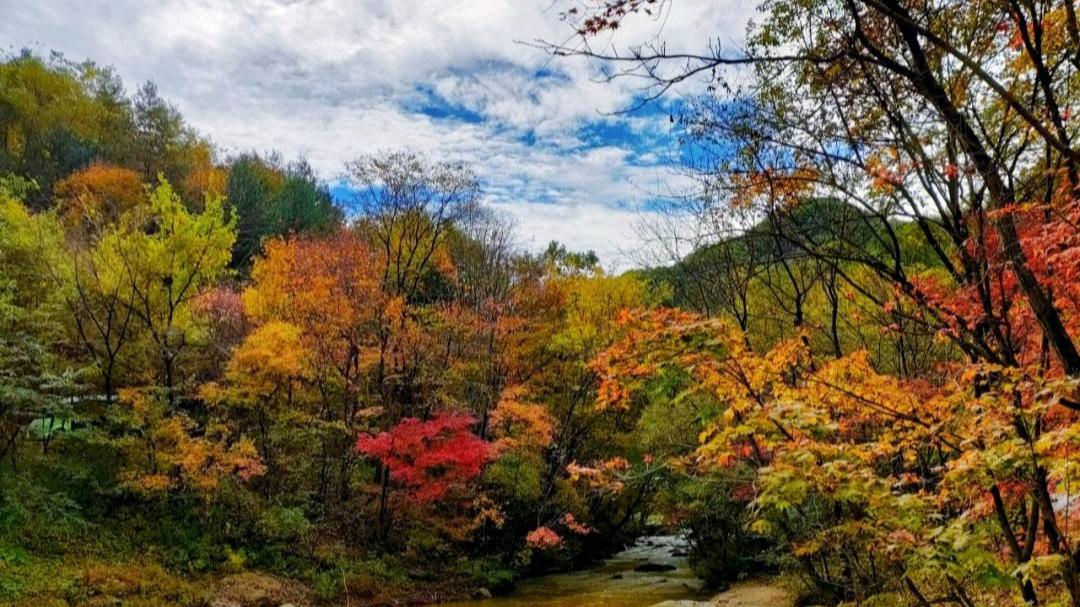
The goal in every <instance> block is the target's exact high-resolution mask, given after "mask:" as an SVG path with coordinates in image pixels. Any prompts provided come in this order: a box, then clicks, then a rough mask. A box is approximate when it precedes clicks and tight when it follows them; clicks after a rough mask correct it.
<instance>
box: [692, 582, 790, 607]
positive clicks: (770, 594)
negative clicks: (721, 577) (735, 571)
mask: <svg viewBox="0 0 1080 607" xmlns="http://www.w3.org/2000/svg"><path fill="white" fill-rule="evenodd" d="M712 604H713V605H716V606H717V607H791V606H792V605H794V604H795V598H794V597H793V596H792V595H791V593H790V592H788V591H787V590H785V589H784V588H782V587H780V586H779V585H777V584H776V583H775V582H772V583H770V582H769V581H766V580H762V581H748V582H739V583H738V584H735V585H734V586H732V587H731V588H728V589H727V590H725V591H723V592H721V593H720V594H718V595H716V596H714V597H713V599H712Z"/></svg>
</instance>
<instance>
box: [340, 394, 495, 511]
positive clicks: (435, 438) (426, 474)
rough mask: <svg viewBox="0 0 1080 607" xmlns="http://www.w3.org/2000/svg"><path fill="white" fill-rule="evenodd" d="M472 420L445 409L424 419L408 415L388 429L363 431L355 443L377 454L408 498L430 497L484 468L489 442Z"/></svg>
mask: <svg viewBox="0 0 1080 607" xmlns="http://www.w3.org/2000/svg"><path fill="white" fill-rule="evenodd" d="M475 423H476V420H475V419H473V418H472V417H470V416H468V415H463V414H461V413H454V412H448V411H441V412H438V413H436V414H435V415H434V416H433V417H432V418H431V419H430V420H428V421H420V420H418V419H416V418H411V417H410V418H406V419H404V420H402V421H401V422H400V423H399V424H398V425H397V426H395V427H394V428H392V429H391V430H389V431H386V432H382V433H379V434H377V435H375V436H370V435H368V436H361V437H360V438H359V439H358V440H357V442H356V449H357V450H358V451H359V452H360V453H362V454H364V455H367V456H369V457H375V458H378V459H379V461H381V462H382V463H383V465H385V466H386V467H387V469H388V470H389V471H390V478H391V480H393V481H394V482H396V483H398V484H400V485H401V486H403V487H404V488H405V491H406V495H407V496H408V497H409V498H410V499H413V500H416V501H418V502H432V501H435V500H439V499H442V498H443V497H444V496H446V494H447V493H448V492H449V491H451V490H452V489H454V488H455V487H457V486H460V485H463V484H465V483H468V482H469V481H470V480H472V479H474V478H476V477H477V476H478V475H479V474H480V472H481V471H482V470H483V466H484V464H485V463H486V462H487V460H488V455H489V449H490V447H489V445H488V443H486V442H485V441H483V440H481V439H480V438H479V437H478V436H476V435H475V434H473V433H472V432H470V428H471V427H472V425H473V424H475Z"/></svg>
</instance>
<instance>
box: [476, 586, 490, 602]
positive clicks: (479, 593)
mask: <svg viewBox="0 0 1080 607" xmlns="http://www.w3.org/2000/svg"><path fill="white" fill-rule="evenodd" d="M472 598H473V599H474V600H477V601H479V600H483V599H490V598H491V591H490V590H488V589H487V588H477V589H476V590H473V593H472Z"/></svg>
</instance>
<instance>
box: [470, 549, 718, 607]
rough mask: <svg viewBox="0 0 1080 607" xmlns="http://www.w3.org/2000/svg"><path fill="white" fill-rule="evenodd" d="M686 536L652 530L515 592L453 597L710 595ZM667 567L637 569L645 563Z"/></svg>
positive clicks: (612, 602) (624, 599) (623, 601)
mask: <svg viewBox="0 0 1080 607" xmlns="http://www.w3.org/2000/svg"><path fill="white" fill-rule="evenodd" d="M685 551H686V542H685V541H684V540H683V539H682V538H680V537H677V536H668V535H664V536H651V537H643V538H640V539H638V541H637V542H636V543H634V545H633V546H630V547H629V548H627V549H626V550H623V551H622V552H620V553H618V554H616V555H614V556H613V557H611V558H610V559H608V560H606V561H604V563H603V564H602V565H599V566H597V567H594V568H591V569H584V570H581V571H574V572H570V573H558V574H553V575H545V576H542V577H536V578H531V579H526V580H522V581H521V582H520V583H519V584H518V585H517V588H516V589H515V590H514V592H513V593H511V594H509V595H507V596H503V597H497V598H493V599H485V600H472V601H461V602H457V603H449V605H453V606H454V607H586V606H598V607H649V606H651V605H656V604H657V603H662V602H664V601H680V600H686V601H707V600H709V599H710V598H711V597H712V594H713V593H711V592H709V591H707V590H704V589H703V588H702V582H701V580H699V579H698V578H697V577H696V576H695V575H694V573H693V572H692V571H691V570H690V567H689V565H688V564H687V562H686V558H685V557H682V556H676V555H677V554H683V553H685ZM645 564H649V565H653V566H660V567H659V568H663V569H667V570H666V571H635V569H637V568H639V567H641V566H642V565H645Z"/></svg>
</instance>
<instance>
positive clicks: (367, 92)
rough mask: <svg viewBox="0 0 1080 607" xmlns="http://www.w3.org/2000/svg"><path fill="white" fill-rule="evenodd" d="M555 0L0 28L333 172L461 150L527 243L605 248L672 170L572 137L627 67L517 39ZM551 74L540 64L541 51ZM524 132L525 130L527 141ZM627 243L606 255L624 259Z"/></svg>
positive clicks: (688, 9)
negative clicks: (462, 115)
mask: <svg viewBox="0 0 1080 607" xmlns="http://www.w3.org/2000/svg"><path fill="white" fill-rule="evenodd" d="M751 5H752V3H750V2H745V1H740V0H727V2H726V3H713V2H696V3H690V2H678V3H675V4H674V10H672V11H671V13H670V15H667V16H666V18H664V19H663V20H658V21H652V20H648V19H639V20H636V21H631V22H630V23H629V27H627V28H626V31H620V33H619V35H618V36H617V37H613V38H610V39H607V40H605V41H601V42H607V43H610V44H612V45H615V46H617V47H618V46H622V45H624V41H626V40H641V39H646V38H648V37H649V36H650V35H653V34H655V33H656V32H657V30H658V29H660V28H661V27H662V34H663V37H664V38H665V39H667V40H670V41H672V44H680V43H683V44H691V43H697V42H700V43H703V44H704V43H705V42H707V41H708V40H709V39H714V40H715V39H716V38H720V40H721V42H725V43H733V42H735V41H737V40H739V39H740V38H741V34H742V32H743V29H744V28H745V23H746V21H747V19H748V17H749V16H750V11H751ZM553 6H556V7H557V6H558V3H556V4H555V5H553V4H552V0H482V1H481V0H477V1H471V2H446V1H445V0H242V1H241V0H217V1H211V0H164V1H160V2H144V1H141V0H127V1H118V0H113V1H107V0H38V1H37V2H22V1H20V0H0V12H3V14H5V19H4V20H3V22H0V39H3V40H6V41H8V42H9V43H10V44H12V45H13V50H14V49H17V48H18V47H22V46H28V47H30V48H32V49H34V50H37V51H39V52H42V53H44V52H47V51H49V50H58V51H61V52H64V53H65V54H66V55H68V56H69V57H72V58H84V57H85V58H91V59H94V60H96V61H98V62H100V63H104V64H110V65H113V66H115V67H116V69H117V71H118V73H119V74H120V75H121V76H122V77H123V78H124V79H125V81H126V82H127V83H128V85H129V86H130V87H134V85H135V84H137V83H139V82H142V81H145V80H149V79H152V80H154V81H155V82H157V83H158V87H159V90H160V92H161V94H162V95H163V96H165V97H167V98H168V99H170V100H172V101H173V102H174V103H176V105H177V106H178V107H179V108H180V109H181V111H183V113H184V114H185V116H186V117H187V118H188V120H189V122H190V123H191V124H193V125H194V126H195V127H196V128H197V129H199V130H200V131H201V132H203V133H205V134H207V135H209V136H210V137H211V138H212V139H213V140H214V141H215V142H216V143H218V144H219V145H220V146H221V147H222V148H224V149H225V150H239V149H252V148H253V149H257V150H266V149H270V148H275V149H278V150H280V151H281V152H283V153H284V154H285V155H286V156H293V155H296V154H304V155H306V156H307V157H308V158H309V160H310V161H311V162H312V164H313V166H314V167H315V168H316V170H318V171H319V172H320V173H321V174H322V175H323V176H324V177H326V178H328V179H331V180H332V179H334V177H335V176H336V175H337V174H338V173H339V172H340V171H341V169H342V166H343V164H344V162H345V161H346V160H349V159H351V158H354V157H356V156H358V155H361V154H365V153H370V152H374V151H378V150H385V149H397V148H411V149H415V150H418V151H421V152H425V153H428V154H431V155H432V156H435V157H440V158H449V159H455V160H463V161H466V162H469V163H470V164H472V165H473V166H474V168H476V170H477V171H478V172H479V173H480V175H481V176H482V178H483V179H484V181H485V183H486V185H487V187H488V193H489V197H490V201H491V204H493V205H494V206H496V207H498V208H500V209H505V210H507V212H509V213H510V214H511V215H513V216H514V217H515V218H516V219H517V222H518V225H519V230H520V231H521V232H522V236H523V238H522V240H523V241H525V242H531V243H532V244H533V246H535V247H542V246H544V245H546V243H547V241H548V240H550V239H552V238H557V239H559V240H561V241H564V242H566V243H567V245H568V246H571V247H575V248H593V249H596V250H597V252H598V253H600V254H601V256H602V257H603V258H604V259H608V260H610V261H609V263H612V262H616V261H617V260H616V259H615V257H614V256H615V255H616V254H617V252H618V251H619V250H620V249H622V250H626V249H632V248H633V247H634V246H635V244H636V243H638V242H639V241H638V239H637V236H636V235H635V234H634V231H633V228H632V223H633V221H634V219H635V217H636V216H637V214H638V211H637V210H635V207H636V206H637V205H638V204H640V203H641V202H642V201H643V200H646V199H647V198H648V197H649V194H650V192H651V191H655V190H657V189H659V188H658V187H657V184H658V180H664V179H666V178H667V176H666V175H664V173H663V170H662V169H659V168H656V166H653V167H650V166H648V165H660V164H661V163H662V162H661V159H660V158H659V157H657V156H656V153H655V151H645V152H644V153H641V154H636V155H635V153H634V151H633V150H632V149H630V148H629V147H617V146H619V145H623V146H626V145H627V144H626V142H611V143H610V144H604V143H602V142H601V143H600V144H599V145H597V144H596V143H595V142H590V143H589V144H588V145H585V143H584V142H582V141H581V139H580V137H579V129H580V127H581V126H582V125H583V124H585V123H587V122H590V121H597V120H625V121H629V125H630V128H631V129H632V130H633V132H635V133H637V134H640V136H641V137H644V138H648V137H651V136H653V135H654V134H655V133H656V129H658V128H666V127H664V126H663V125H662V124H658V121H657V120H656V119H653V118H648V117H617V118H605V117H604V116H603V115H602V113H604V112H611V111H613V110H616V109H618V108H620V107H625V106H626V104H627V103H628V102H629V100H630V99H631V98H632V96H633V94H634V91H635V89H634V88H633V87H634V86H635V85H636V83H634V82H631V81H630V80H619V81H616V82H614V83H602V82H597V81H596V75H597V66H595V65H590V64H589V63H588V62H586V61H580V60H566V59H559V60H554V61H553V60H552V58H550V57H548V56H547V55H546V54H545V53H544V52H542V51H540V50H538V49H536V48H533V47H531V46H528V45H525V44H519V43H518V41H526V42H528V41H533V40H537V39H545V40H550V41H562V40H565V39H567V37H568V35H569V33H570V32H569V29H568V26H567V25H566V24H565V23H562V22H561V21H560V20H559V18H558V16H557V8H553ZM545 67H547V68H549V69H553V70H557V71H558V73H559V76H558V77H555V78H536V77H534V75H535V73H536V71H537V70H539V69H542V68H545ZM421 86H424V87H428V88H429V89H430V90H433V91H434V92H435V93H436V94H438V95H439V96H441V97H443V98H444V99H446V100H447V101H448V102H450V103H453V104H456V105H459V106H461V107H463V108H467V109H468V110H469V111H471V112H475V113H477V114H479V115H482V116H483V118H484V120H483V121H481V122H472V123H470V122H461V121H454V120H438V119H434V118H431V117H429V116H427V115H424V114H423V113H420V112H418V111H416V110H415V109H410V108H416V107H417V105H418V104H419V103H422V102H423V101H424V99H423V94H422V93H421V92H420V90H419V89H418V87H421ZM526 132H528V133H531V134H532V135H533V136H534V137H535V139H533V140H531V141H528V142H526V141H524V140H523V139H522V135H523V134H524V133H526ZM625 263H626V262H625V261H624V262H621V263H613V265H616V266H618V267H625Z"/></svg>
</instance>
